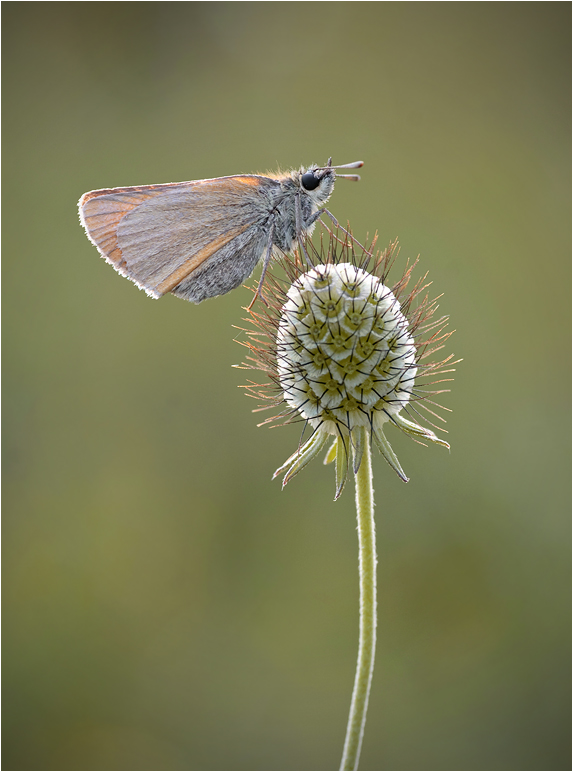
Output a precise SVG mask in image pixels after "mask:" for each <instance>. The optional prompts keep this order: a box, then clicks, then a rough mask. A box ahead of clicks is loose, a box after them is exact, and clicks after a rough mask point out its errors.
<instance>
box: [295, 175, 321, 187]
mask: <svg viewBox="0 0 573 772" xmlns="http://www.w3.org/2000/svg"><path fill="white" fill-rule="evenodd" d="M300 181H301V184H302V187H303V188H304V189H305V190H314V189H315V188H318V186H319V185H320V180H319V179H318V177H315V176H314V172H307V173H306V174H303V175H302V177H301V178H300Z"/></svg>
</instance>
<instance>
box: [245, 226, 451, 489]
mask: <svg viewBox="0 0 573 772" xmlns="http://www.w3.org/2000/svg"><path fill="white" fill-rule="evenodd" d="M373 246H374V245H371V246H370V248H369V249H366V248H363V247H360V246H359V245H358V242H356V241H355V240H354V239H353V238H352V237H351V236H350V235H349V234H347V235H346V236H345V238H344V239H343V240H342V239H340V238H339V237H338V236H337V235H335V234H330V237H329V240H328V244H327V246H326V248H325V247H324V246H322V247H321V250H320V252H319V251H318V250H316V249H315V248H314V247H313V246H312V243H311V242H310V241H306V242H305V253H306V254H305V263H306V258H308V257H309V255H310V262H311V265H310V266H309V265H306V264H305V267H304V268H303V263H302V260H301V257H300V255H299V253H296V254H295V256H294V259H293V260H291V259H289V258H287V257H285V258H284V259H283V261H282V262H283V264H284V266H285V268H286V272H287V276H288V279H287V282H286V283H285V282H281V281H279V280H277V279H276V278H274V279H271V281H270V291H271V295H272V302H271V303H270V305H269V307H268V309H267V310H265V311H263V312H262V313H254V312H250V314H251V316H250V321H251V322H252V323H253V324H254V328H255V329H251V330H248V331H247V333H248V335H249V341H248V342H247V343H246V344H245V345H247V346H248V348H249V349H250V352H251V355H250V357H249V361H248V363H247V364H246V365H245V366H246V367H250V368H253V367H254V368H255V369H258V370H262V371H263V372H265V373H266V375H267V376H268V381H267V383H266V384H249V386H248V390H249V392H250V394H251V395H253V396H256V397H257V398H263V399H264V400H265V401H266V402H268V401H270V405H267V407H275V408H276V407H277V406H282V408H283V409H282V410H281V412H279V414H278V415H274V416H273V417H272V418H270V419H267V421H265V422H264V423H275V424H276V423H277V422H278V423H290V422H293V421H303V422H304V427H305V429H307V428H308V429H310V430H311V436H310V438H309V439H307V441H306V442H304V443H303V441H302V440H301V444H300V446H299V448H298V449H297V451H296V452H295V453H294V454H293V455H292V456H290V458H289V459H287V461H286V462H285V463H284V464H283V465H282V466H281V467H280V468H279V469H278V470H277V471H276V472H275V477H276V476H277V475H279V474H281V473H284V480H283V485H285V484H286V483H287V482H288V481H289V480H291V479H292V477H294V475H295V474H297V473H298V472H299V471H300V470H301V469H302V468H303V467H304V466H306V465H307V464H308V463H309V461H311V460H312V459H313V458H314V457H315V456H316V455H318V453H320V451H321V450H322V449H323V448H324V446H325V445H326V443H327V442H328V441H329V440H331V441H332V446H331V448H330V450H329V451H328V453H327V456H326V459H325V462H326V463H328V462H330V461H334V460H336V471H337V474H336V476H337V491H336V498H338V496H339V495H340V493H341V492H342V489H343V487H344V483H345V481H346V477H347V471H348V459H349V450H350V446H352V448H353V456H354V467H355V471H357V469H358V467H359V465H360V459H361V448H360V447H359V446H360V437H362V436H363V432H362V431H360V430H361V428H362V427H366V428H367V430H368V431H369V432H370V435H371V437H372V438H373V440H374V442H375V444H376V445H377V447H378V448H379V450H380V452H381V453H382V455H383V456H384V458H385V459H386V461H387V462H388V463H389V464H390V466H391V467H392V468H393V469H394V470H395V471H396V472H397V474H398V475H399V477H400V478H401V479H402V480H404V481H405V482H407V481H408V478H407V477H406V475H405V474H404V472H403V470H402V467H401V466H400V463H399V461H398V459H397V458H396V455H395V453H394V451H393V450H392V448H391V447H390V444H389V443H388V440H387V439H386V436H385V433H384V427H385V424H394V425H395V426H397V427H398V428H399V429H401V430H402V431H404V432H406V433H407V434H409V435H411V436H412V437H414V439H416V440H417V441H422V442H423V441H424V440H427V441H430V442H434V443H436V444H438V445H443V446H444V447H446V448H449V445H448V444H447V443H446V442H445V441H444V440H442V439H440V438H439V437H438V436H437V435H436V434H435V433H434V431H432V429H430V428H428V427H426V426H422V425H419V424H418V423H416V422H414V421H412V420H409V419H408V418H406V417H405V416H404V415H402V414H403V413H406V414H409V415H410V416H412V414H415V415H416V416H420V415H421V414H420V412H419V408H425V409H426V411H427V412H428V413H429V414H430V415H431V416H432V417H433V418H437V419H439V420H443V419H442V418H441V417H440V416H438V415H437V414H436V413H435V412H434V411H433V410H432V409H431V408H429V404H431V405H432V406H434V405H435V403H434V402H433V399H432V398H433V397H434V396H435V395H436V394H438V393H440V391H443V389H441V390H440V391H436V390H435V389H433V388H430V389H429V390H428V388H427V387H428V386H429V385H430V384H428V382H427V381H428V376H431V377H432V380H431V384H432V386H434V385H435V384H436V383H440V382H441V380H442V379H440V380H438V381H436V380H434V376H437V375H441V374H443V373H445V372H450V370H446V369H444V367H445V365H446V363H448V364H453V363H452V362H451V359H452V356H449V357H447V359H445V360H442V361H440V362H433V363H432V362H428V363H425V362H423V360H426V359H427V358H429V357H430V356H431V355H432V354H434V353H435V352H436V351H437V350H438V349H440V348H442V346H443V344H444V342H445V340H446V339H447V338H448V337H449V335H450V333H448V332H445V331H444V328H445V326H446V324H447V317H441V318H439V319H437V320H434V319H433V315H434V313H435V311H436V308H437V305H436V301H435V300H434V301H431V300H430V299H429V297H428V294H427V292H426V293H425V290H426V289H427V287H428V284H424V281H425V277H424V278H423V279H421V280H420V281H418V282H417V283H416V284H415V286H414V287H413V289H412V290H411V291H410V292H409V293H407V292H406V287H407V285H408V284H409V282H410V279H411V273H412V269H413V267H414V266H410V267H407V268H406V270H405V272H404V274H403V275H402V277H401V279H400V280H399V281H398V282H397V283H395V284H394V285H393V286H392V287H391V288H390V287H389V286H387V284H386V280H387V275H388V272H389V270H390V267H391V265H392V263H393V261H394V259H395V257H396V244H395V243H394V244H392V245H391V246H390V247H389V248H388V249H386V250H385V251H384V252H382V254H380V253H376V254H374V252H373ZM414 265H415V264H414ZM420 380H423V381H425V388H424V385H423V384H422V385H421V384H420ZM265 387H266V388H265ZM269 391H270V393H269ZM418 420H419V419H418ZM426 423H431V422H430V421H428V420H427V419H426ZM431 425H432V426H433V424H431ZM434 428H436V427H435V426H434Z"/></svg>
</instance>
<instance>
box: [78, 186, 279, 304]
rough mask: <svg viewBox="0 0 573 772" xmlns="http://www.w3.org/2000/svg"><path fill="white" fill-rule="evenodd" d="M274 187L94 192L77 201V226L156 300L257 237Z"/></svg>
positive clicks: (133, 188)
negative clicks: (210, 263) (78, 217)
mask: <svg viewBox="0 0 573 772" xmlns="http://www.w3.org/2000/svg"><path fill="white" fill-rule="evenodd" d="M278 184H279V183H278V182H277V181H276V180H273V179H271V178H269V177H260V176H256V175H237V176H234V177H218V178H216V179H212V180H198V181H196V182H182V183H172V184H166V185H146V186H141V187H132V188H113V189H106V190H96V191H92V192H90V193H86V194H85V195H84V196H82V198H81V200H80V204H79V207H80V219H81V221H82V224H83V225H84V227H85V229H86V232H87V234H88V237H89V238H90V240H91V241H92V242H93V243H94V244H95V246H96V247H97V248H98V250H99V252H100V253H101V255H102V256H103V257H105V259H106V260H107V261H108V262H110V263H111V264H112V265H113V266H114V268H116V270H117V271H119V273H121V274H122V275H123V276H126V277H127V278H129V279H131V280H132V281H134V282H135V283H136V284H137V285H138V286H139V287H141V288H142V289H144V290H145V291H146V292H147V293H148V294H149V295H151V296H152V297H160V296H161V295H163V294H164V293H166V292H170V291H172V290H174V289H175V288H176V287H177V286H178V285H181V283H182V282H185V280H187V279H189V277H191V276H193V274H194V272H200V269H201V267H203V271H204V269H205V265H206V261H210V260H211V259H213V258H215V261H216V262H218V263H220V260H219V261H217V256H218V255H222V254H224V255H225V256H226V259H227V260H228V259H229V257H230V256H232V254H233V242H234V240H237V239H238V240H239V241H238V244H241V245H242V244H243V243H244V242H245V238H246V240H247V241H250V240H252V239H251V238H250V236H251V234H249V229H251V228H255V230H257V228H256V225H257V224H258V223H260V222H261V220H264V219H265V217H266V215H267V213H268V210H269V206H271V205H272V204H271V195H270V191H271V190H272V189H273V188H275V187H276V186H277V185H278ZM253 235H254V234H253ZM245 243H246V242H245ZM257 244H258V240H257ZM257 248H258V247H257ZM253 267H254V266H253ZM251 271H252V268H251ZM249 274H250V271H249V272H248V273H245V277H246V276H248V275H249ZM222 286H223V285H222ZM213 290H216V287H214V288H213ZM224 291H227V290H225V289H222V291H221V292H214V294H223V292H224ZM177 294H183V293H181V292H177ZM183 296H186V295H185V294H183ZM189 299H194V298H192V297H190V298H189ZM196 302H197V301H196Z"/></svg>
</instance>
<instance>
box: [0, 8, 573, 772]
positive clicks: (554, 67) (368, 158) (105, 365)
mask: <svg viewBox="0 0 573 772" xmlns="http://www.w3.org/2000/svg"><path fill="white" fill-rule="evenodd" d="M2 10H3V43H4V45H3V64H4V67H3V76H4V77H3V85H4V154H3V162H4V199H3V203H4V220H3V224H4V251H3V256H4V309H3V310H4V504H5V506H4V614H5V615H4V673H3V675H4V695H5V696H4V763H3V768H4V769H14V770H16V769H27V770H29V769H37V770H52V769H54V770H66V769H74V770H78V769H80V770H84V769H85V770H90V769H109V770H137V769H141V770H145V769H150V770H153V769H155V770H259V769H261V770H263V769H271V770H299V769H300V770H332V769H337V768H338V766H337V765H338V762H339V758H340V753H341V749H342V742H343V736H344V730H345V725H346V719H347V714H348V708H349V702H350V694H351V688H352V681H353V675H354V665H355V659H356V648H357V626H358V583H357V581H358V580H357V544H356V533H355V521H354V517H355V515H354V507H353V494H352V490H351V488H349V490H347V491H346V492H345V494H344V496H343V497H342V499H341V500H340V501H339V502H337V503H336V504H334V503H333V502H332V498H333V495H334V476H333V474H334V473H333V469H332V467H327V468H325V467H323V466H322V465H321V464H320V463H318V462H315V463H314V465H313V466H312V467H311V468H309V470H307V471H306V472H305V473H303V474H302V475H301V476H300V477H298V478H297V479H296V480H295V481H294V482H293V483H292V484H291V485H289V486H288V487H287V488H286V489H285V491H283V492H281V490H280V484H279V483H278V482H276V481H275V482H271V475H272V472H273V471H274V469H275V468H276V467H277V466H279V465H280V464H281V463H282V462H283V461H284V460H285V458H286V457H287V456H288V455H289V454H290V453H291V452H293V450H294V449H295V447H296V444H297V442H298V437H299V429H298V428H297V427H295V426H291V427H288V428H283V429H277V430H274V431H269V430H267V429H257V428H256V423H257V420H261V418H260V415H253V414H252V413H251V412H250V410H251V408H252V407H254V405H253V403H252V401H250V400H247V399H246V398H245V396H244V394H243V393H242V391H241V390H240V389H239V388H237V387H238V386H239V385H240V384H241V383H245V382H246V379H247V377H248V376H249V374H247V373H245V372H243V371H240V370H235V369H232V367H231V365H232V364H234V363H238V362H240V361H241V359H242V358H243V351H242V349H241V348H240V347H239V346H238V345H237V343H236V342H234V339H235V338H236V337H237V334H238V333H237V331H236V330H235V329H233V325H236V324H240V323H241V321H240V320H241V318H242V317H243V316H244V313H243V312H242V311H241V306H243V305H245V304H246V303H247V302H248V300H249V298H250V295H249V294H248V292H247V291H246V290H244V289H239V290H236V291H235V292H233V293H230V294H229V295H226V296H225V297H221V298H218V299H215V300H211V301H209V302H206V303H204V304H202V305H200V306H194V305H191V304H188V303H185V302H183V301H181V300H177V299H175V298H173V297H171V296H168V297H166V298H163V299H162V300H161V301H159V302H157V301H152V300H150V299H149V298H147V297H146V296H145V294H144V293H142V292H139V291H138V290H137V288H136V287H135V286H134V285H133V284H131V283H130V282H128V281H127V280H125V279H122V278H120V277H119V276H118V275H117V274H116V273H115V272H114V271H113V270H112V268H111V267H110V266H108V265H106V264H105V263H104V261H103V260H101V259H100V258H99V257H98V253H97V251H96V250H95V248H94V247H93V246H91V245H90V244H89V242H88V241H87V239H86V237H85V235H84V233H83V230H82V229H81V227H80V225H79V222H78V217H77V210H76V202H77V200H78V198H79V197H80V195H81V194H82V193H83V192H84V191H86V190H90V189H95V188H100V187H112V186H119V185H135V184H145V183H157V182H168V181H178V180H189V179H197V178H202V177H213V176H219V175H226V174H234V173H244V172H254V171H260V172H264V171H265V170H274V169H276V168H277V167H278V166H281V167H282V168H292V167H298V166H299V165H300V164H307V163H311V162H325V161H326V159H327V158H328V156H330V155H332V156H333V158H334V159H335V162H348V161H354V160H356V159H358V158H360V159H363V160H364V161H365V166H364V169H363V170H362V172H363V173H362V182H360V183H359V184H357V185H355V184H347V183H345V182H339V184H338V185H337V189H336V191H335V193H334V196H333V198H332V200H331V209H332V211H333V212H334V213H335V214H336V215H337V216H338V217H339V218H341V219H342V220H346V219H349V220H350V222H351V223H352V227H353V229H354V231H355V232H356V234H357V235H360V234H363V235H365V234H366V232H367V231H368V232H370V233H372V232H373V231H374V230H376V229H378V231H379V233H380V239H381V244H382V245H384V244H386V243H388V242H389V241H390V240H391V239H393V238H395V237H399V239H400V242H401V257H400V259H401V260H405V259H406V257H410V258H411V257H415V256H416V255H418V254H421V265H420V270H421V271H422V270H423V271H425V270H429V271H430V277H431V278H432V279H433V281H434V285H433V288H434V290H435V292H436V294H437V293H442V292H443V293H444V298H443V300H442V301H441V311H443V312H444V313H449V314H450V315H451V319H452V327H454V328H456V329H457V332H456V334H455V335H454V337H453V338H452V340H451V344H452V345H451V347H450V348H451V350H452V351H453V352H454V353H455V354H456V356H460V357H463V358H464V362H463V364H462V365H460V366H459V368H458V373H457V377H456V382H455V384H454V386H453V391H452V394H451V395H448V396H446V397H445V398H444V399H443V403H444V404H446V405H447V406H448V407H450V408H453V410H454V412H453V413H452V415H451V417H450V418H449V423H448V429H449V432H450V433H449V440H450V441H451V443H452V452H451V454H450V455H448V454H447V453H446V452H444V451H442V450H441V449H439V448H436V447H430V448H428V449H426V448H422V447H420V446H419V445H416V444H415V443H413V442H411V441H410V440H409V439H408V438H407V437H405V436H402V435H399V433H398V432H392V434H391V437H390V439H391V441H392V444H393V446H394V448H395V450H396V451H397V453H398V455H399V457H400V459H401V462H402V465H403V466H404V468H405V470H406V472H407V473H408V474H409V475H410V477H411V482H410V483H409V484H408V485H404V484H403V483H401V482H400V481H399V480H398V478H397V477H396V476H395V475H394V474H393V473H392V472H391V470H390V469H389V467H387V466H386V464H385V463H384V461H383V460H382V459H381V457H380V456H378V455H377V456H376V458H375V460H374V464H375V469H374V472H375V488H376V495H377V523H378V534H379V572H378V576H379V593H380V597H379V610H380V625H379V644H378V656H377V667H376V672H375V676H374V684H373V692H372V697H371V710H370V714H369V718H368V723H367V728H366V737H365V742H364V747H363V754H362V760H361V768H362V769H364V770H383V769H389V770H448V769H451V770H459V769H463V770H500V769H504V770H505V769H507V770H524V769H527V770H561V769H570V759H569V727H570V718H569V680H570V679H569V608H570V606H569V544H570V535H569V516H568V515H569V469H570V454H569V373H570V361H569V328H570V322H569V287H570V276H569V272H570V239H569V215H570V207H571V202H570V193H569V190H570V166H571V160H570V125H569V124H570V120H569V116H570V44H569V37H570V13H571V7H570V4H569V3H562V2H559V3H551V2H550V3H537V2H530V3H529V2H525V3H522V2H515V3H505V2H501V3H481V2H478V3H458V2H453V3H434V2H430V3H416V2H414V3H405V2H397V3H394V2H381V3H372V2H371V3H361V2H357V3H347V2H337V3H331V2H322V3H314V2H305V3H290V2H286V3H278V2H276V3H265V2H262V3H250V2H246V3H244V2H236V3H217V2H213V3H187V2H181V3H171V2H165V3H155V2H149V3H138V2H133V3H122V2H119V3H100V2H92V3H75V2H70V3H35V2H32V3H20V2H9V3H4V4H3V9H2ZM402 264H403V263H402ZM400 267H401V266H400ZM398 270H399V269H398ZM395 275H397V274H395ZM391 431H392V430H390V432H391Z"/></svg>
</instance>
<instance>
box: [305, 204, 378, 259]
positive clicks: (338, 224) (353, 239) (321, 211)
mask: <svg viewBox="0 0 573 772" xmlns="http://www.w3.org/2000/svg"><path fill="white" fill-rule="evenodd" d="M316 214H317V216H320V215H321V214H327V215H328V216H329V217H330V219H331V220H332V222H333V223H334V225H335V226H336V227H337V228H339V229H340V230H341V231H342V232H343V233H345V234H346V235H347V236H348V238H349V239H350V240H351V241H353V242H354V243H355V244H356V245H357V246H359V247H360V249H361V250H362V251H363V252H365V253H366V254H370V253H369V252H368V250H367V249H366V247H363V246H362V244H361V243H360V242H359V241H358V239H355V238H354V236H353V235H352V233H349V232H348V231H347V230H346V228H343V227H342V225H341V224H340V223H339V222H338V220H337V219H336V217H335V216H334V215H333V214H332V212H329V211H328V209H319V210H318V212H317V213H316ZM325 227H326V226H325Z"/></svg>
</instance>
